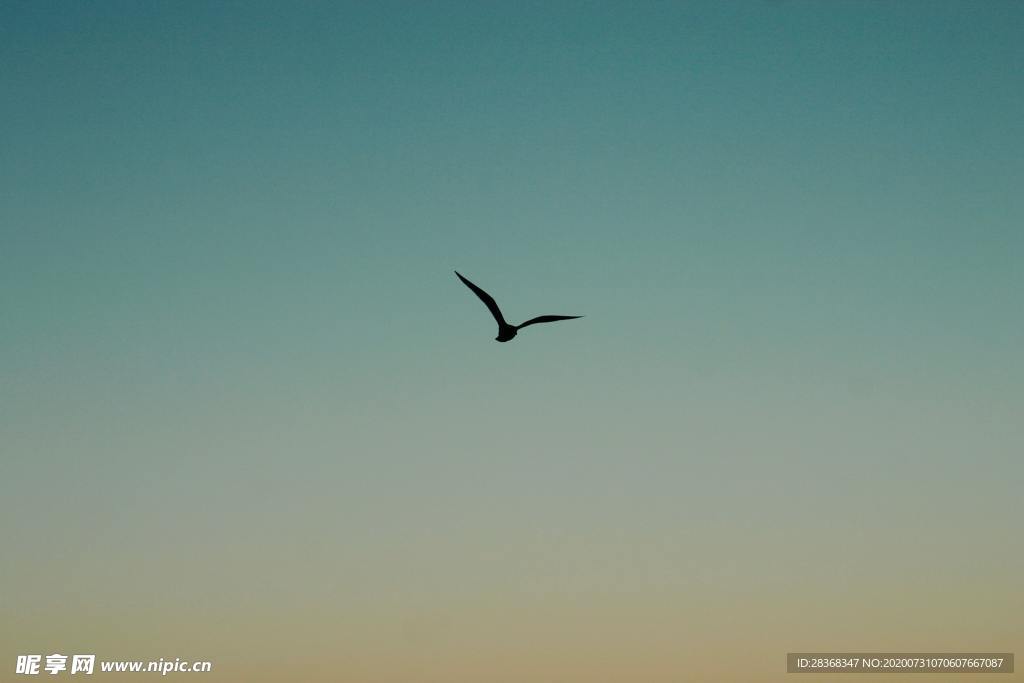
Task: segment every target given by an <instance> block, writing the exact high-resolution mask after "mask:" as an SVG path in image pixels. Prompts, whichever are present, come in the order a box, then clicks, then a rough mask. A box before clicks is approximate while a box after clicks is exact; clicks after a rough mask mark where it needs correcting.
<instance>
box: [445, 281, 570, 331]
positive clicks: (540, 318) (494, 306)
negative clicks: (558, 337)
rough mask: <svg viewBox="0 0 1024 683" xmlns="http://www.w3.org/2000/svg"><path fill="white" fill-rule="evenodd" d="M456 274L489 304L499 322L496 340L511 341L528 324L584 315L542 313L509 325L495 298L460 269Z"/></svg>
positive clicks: (486, 304) (492, 313) (488, 307)
mask: <svg viewBox="0 0 1024 683" xmlns="http://www.w3.org/2000/svg"><path fill="white" fill-rule="evenodd" d="M455 274H456V275H458V276H459V279H460V280H462V284H464V285H466V286H467V287H469V288H470V289H471V290H473V293H474V294H476V295H477V296H478V297H480V301H483V302H484V305H485V306H487V309H488V310H489V311H490V312H491V315H493V316H494V320H495V321H496V322H497V323H498V336H497V337H495V338H494V340H495V341H499V342H507V341H511V340H512V339H514V338H515V336H516V333H517V332H518V331H519V330H521V329H523V328H524V327H526V326H527V325H533V324H535V323H553V322H555V321H556V320H575V319H576V318H582V317H583V316H582V315H541V316H537V317H536V318H530V319H529V320H527V321H526V322H525V323H520V324H519V325H509V324H508V323H507V322H505V316H503V315H502V314H501V309H500V308H498V304H497V303H495V302H494V298H493V297H492V296H491V295H490V294H488V293H487V292H485V291H484V290H482V289H480V288H479V287H477V286H476V285H474V284H473V283H472V282H470V281H469V280H467V279H466V278H464V277H462V273H460V272H459V271H457V270H456V271H455Z"/></svg>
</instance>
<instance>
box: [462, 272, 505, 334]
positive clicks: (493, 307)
mask: <svg viewBox="0 0 1024 683" xmlns="http://www.w3.org/2000/svg"><path fill="white" fill-rule="evenodd" d="M455 274H456V275H458V276H459V279H460V280H462V284H464V285H466V286H467V287H469V288H470V289H472V290H473V293H474V294H476V295H477V296H478V297H480V301H483V302H484V304H485V305H486V306H487V309H488V310H489V311H490V312H491V315H493V316H494V319H495V320H497V321H498V326H499V327H504V326H506V325H508V323H507V322H505V317H504V316H503V315H502V314H501V309H500V308H498V304H496V303H495V302H494V299H493V298H492V297H491V295H490V294H488V293H487V292H485V291H484V290H482V289H480V288H479V287H477V286H476V285H474V284H473V283H472V282H470V281H469V280H467V279H466V278H464V277H462V274H461V273H460V272H459V271H457V270H456V271H455Z"/></svg>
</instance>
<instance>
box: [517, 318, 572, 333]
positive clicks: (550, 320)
mask: <svg viewBox="0 0 1024 683" xmlns="http://www.w3.org/2000/svg"><path fill="white" fill-rule="evenodd" d="M582 317H583V316H582V315H539V316H537V317H536V318H530V319H529V320H527V321H526V322H525V323H522V324H521V325H516V329H518V330H521V329H523V328H524V327H526V326H527V325H533V324H534V323H553V322H555V321H556V320H575V319H576V318H582Z"/></svg>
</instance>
